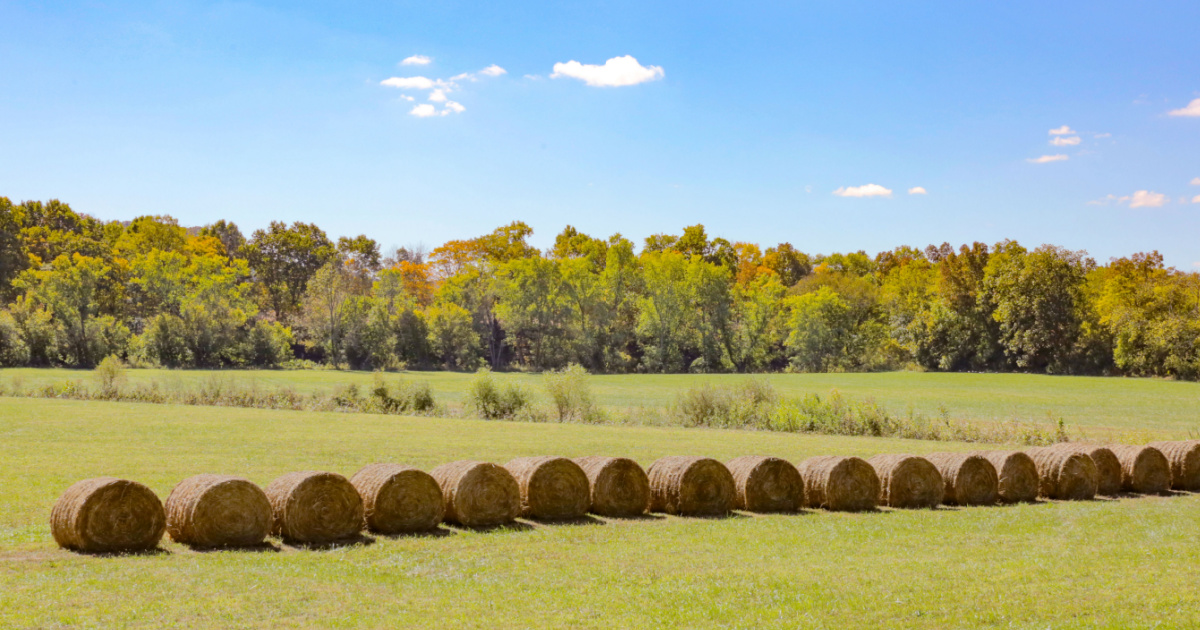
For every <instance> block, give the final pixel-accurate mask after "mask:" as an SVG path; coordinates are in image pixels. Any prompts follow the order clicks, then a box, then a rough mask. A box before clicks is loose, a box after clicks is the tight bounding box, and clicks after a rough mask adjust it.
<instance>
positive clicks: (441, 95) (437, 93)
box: [429, 90, 446, 103]
mask: <svg viewBox="0 0 1200 630" xmlns="http://www.w3.org/2000/svg"><path fill="white" fill-rule="evenodd" d="M429 100H430V101H432V102H434V103H444V102H446V90H434V91H432V92H430V93H429Z"/></svg>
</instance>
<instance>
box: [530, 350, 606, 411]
mask: <svg viewBox="0 0 1200 630" xmlns="http://www.w3.org/2000/svg"><path fill="white" fill-rule="evenodd" d="M589 376H590V375H589V374H588V371H587V370H586V369H585V368H584V367H583V366H581V365H577V364H574V363H572V364H571V365H568V366H567V367H566V368H564V369H562V370H559V371H553V370H551V371H549V372H546V373H545V375H543V376H542V380H543V383H544V384H545V386H546V393H547V394H549V395H550V401H551V402H552V403H553V405H554V411H555V413H557V415H558V421H559V422H588V423H600V422H603V421H604V419H605V418H604V412H603V411H602V410H601V409H600V408H599V407H597V406H596V403H595V401H594V400H593V399H592V391H591V388H590V387H589V386H588V377H589Z"/></svg>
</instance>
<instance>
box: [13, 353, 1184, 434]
mask: <svg viewBox="0 0 1200 630" xmlns="http://www.w3.org/2000/svg"><path fill="white" fill-rule="evenodd" d="M471 376H472V375H471V374H464V373H458V372H405V373H400V374H385V375H384V378H386V379H396V378H407V379H413V380H422V381H427V382H428V383H429V384H430V385H431V387H432V389H433V391H434V393H435V395H436V396H437V398H438V400H439V401H441V402H445V403H449V404H451V405H458V404H459V403H460V402H461V400H462V398H463V393H464V391H465V390H466V386H467V383H468V382H469V381H470V379H471ZM496 378H497V379H499V380H513V381H517V382H520V383H523V384H524V385H526V386H527V387H528V389H529V390H530V391H533V392H535V393H541V392H542V391H543V390H542V377H541V376H540V375H538V374H523V373H509V374H497V375H496ZM590 378H591V388H592V391H593V393H594V394H595V396H596V400H597V402H599V403H600V404H602V405H606V406H609V407H614V408H622V409H624V408H636V407H643V406H644V407H654V408H661V407H663V406H665V405H667V404H668V403H670V402H671V401H672V400H674V397H675V394H676V393H677V392H679V391H682V390H684V389H686V388H688V387H690V386H692V385H695V384H697V383H705V382H711V383H718V384H720V383H733V382H737V381H740V380H743V379H746V378H751V377H749V376H743V375H732V374H723V375H688V374H666V375H663V374H645V375H596V376H592V377H590ZM765 378H767V379H768V380H770V382H771V384H772V385H773V386H774V387H775V388H776V389H777V390H778V391H779V392H780V393H781V394H783V395H786V396H799V395H802V394H807V393H816V394H821V395H825V394H828V393H829V392H830V391H832V390H834V389H837V390H839V391H841V392H842V393H843V394H846V395H848V396H851V397H855V398H860V399H861V398H874V399H875V400H877V401H878V402H880V403H881V404H883V405H884V406H886V407H888V408H889V409H891V410H892V411H894V412H901V413H902V412H904V411H906V410H907V409H909V408H910V407H911V408H912V409H914V410H916V411H919V412H922V413H925V414H929V415H936V414H938V413H940V410H941V409H942V408H944V409H945V410H946V411H947V412H948V413H949V415H950V416H951V417H952V418H956V419H964V420H983V421H1006V420H1019V421H1022V422H1034V423H1046V424H1051V423H1053V422H1056V421H1057V420H1058V419H1059V418H1062V419H1064V420H1065V421H1066V422H1067V424H1068V425H1069V426H1071V427H1072V428H1074V429H1075V430H1076V431H1077V432H1082V433H1084V434H1085V435H1087V434H1097V435H1105V436H1108V435H1111V434H1112V433H1113V432H1114V431H1115V432H1117V433H1120V432H1123V431H1134V432H1137V431H1142V432H1148V433H1150V434H1153V436H1154V437H1161V438H1164V439H1176V438H1180V439H1182V438H1200V383H1191V382H1183V381H1169V380H1162V379H1135V378H1104V377H1078V376H1043V375H1031V374H945V373H920V372H883V373H872V374H772V375H768V376H766V377H765ZM67 379H75V380H82V381H90V380H91V373H90V372H88V371H83V370H64V369H4V370H0V384H8V383H12V382H14V381H16V382H19V383H23V384H24V385H25V386H26V387H33V386H37V385H43V384H49V383H54V382H60V381H63V380H67ZM128 379H129V382H130V383H131V384H138V383H149V382H151V381H157V382H159V383H161V384H163V385H164V386H167V387H196V386H199V385H200V384H202V383H204V382H205V381H206V380H211V379H226V380H228V381H230V382H234V383H236V384H238V385H241V386H247V387H249V386H257V387H262V388H274V387H285V386H286V387H292V388H294V389H296V390H297V391H300V392H305V393H307V392H312V391H329V390H332V389H333V388H335V387H337V386H339V385H345V384H349V383H357V384H359V385H360V386H362V387H366V386H369V385H370V384H371V383H372V382H373V381H374V379H375V374H373V373H370V372H344V371H332V370H303V371H282V370H245V371H232V372H212V371H203V370H193V371H183V370H129V371H128Z"/></svg>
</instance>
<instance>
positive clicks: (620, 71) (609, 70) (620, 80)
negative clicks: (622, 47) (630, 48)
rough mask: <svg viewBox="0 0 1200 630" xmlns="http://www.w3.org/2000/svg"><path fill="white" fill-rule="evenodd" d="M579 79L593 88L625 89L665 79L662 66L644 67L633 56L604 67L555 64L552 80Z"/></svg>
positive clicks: (610, 60)
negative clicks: (625, 87)
mask: <svg viewBox="0 0 1200 630" xmlns="http://www.w3.org/2000/svg"><path fill="white" fill-rule="evenodd" d="M563 77H566V78H569V79H579V80H580V81H583V82H584V83H586V84H588V85H590V86H592V87H623V86H627V85H637V84H639V83H645V82H647V81H655V80H657V79H661V78H663V69H662V67H661V66H643V65H642V64H640V63H638V60H637V59H634V58H633V56H632V55H625V56H624V57H613V58H612V59H609V60H608V61H606V62H604V65H602V66H598V65H594V64H584V63H579V62H578V61H574V60H572V61H568V62H566V63H556V64H554V72H553V74H551V75H550V78H551V79H559V78H563Z"/></svg>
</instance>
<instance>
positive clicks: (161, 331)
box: [139, 313, 191, 367]
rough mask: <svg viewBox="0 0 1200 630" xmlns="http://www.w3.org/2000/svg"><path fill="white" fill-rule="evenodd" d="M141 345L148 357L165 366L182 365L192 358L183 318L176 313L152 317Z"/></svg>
mask: <svg viewBox="0 0 1200 630" xmlns="http://www.w3.org/2000/svg"><path fill="white" fill-rule="evenodd" d="M139 345H140V346H141V348H142V352H143V353H144V355H145V358H146V359H148V360H149V361H152V362H154V363H157V364H159V365H162V366H165V367H181V366H184V365H187V364H188V362H189V361H190V360H191V357H190V354H189V352H188V347H187V336H186V332H185V328H184V323H183V320H182V319H180V318H178V317H176V316H174V315H169V314H166V313H162V314H159V315H156V316H155V317H154V319H151V320H150V323H149V324H147V325H146V331H145V332H143V333H142V337H141V339H140V341H139Z"/></svg>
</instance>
